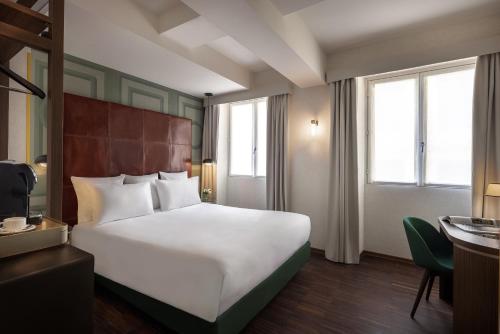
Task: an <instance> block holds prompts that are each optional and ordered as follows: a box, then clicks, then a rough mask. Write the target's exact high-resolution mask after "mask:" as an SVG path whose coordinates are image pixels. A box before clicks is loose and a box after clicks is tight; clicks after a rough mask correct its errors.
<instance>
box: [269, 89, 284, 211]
mask: <svg viewBox="0 0 500 334" xmlns="http://www.w3.org/2000/svg"><path fill="white" fill-rule="evenodd" d="M287 128H288V94H282V95H276V96H270V97H269V98H268V100H267V164H266V196H267V199H266V200H267V208H268V209H269V210H276V211H286V210H287V208H288V195H287V178H288V174H287V173H288V170H287V139H288V137H287Z"/></svg>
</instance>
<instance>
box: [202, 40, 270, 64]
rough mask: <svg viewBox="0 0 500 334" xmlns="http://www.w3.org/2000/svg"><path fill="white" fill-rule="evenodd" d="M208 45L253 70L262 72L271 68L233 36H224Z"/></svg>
mask: <svg viewBox="0 0 500 334" xmlns="http://www.w3.org/2000/svg"><path fill="white" fill-rule="evenodd" d="M208 45H209V46H210V47H211V48H212V49H214V50H216V51H218V52H220V53H221V54H223V55H225V56H226V57H228V58H231V59H232V60H234V61H235V62H237V63H240V64H242V65H244V66H246V67H248V68H249V69H250V70H251V71H252V72H261V71H264V70H268V69H269V68H270V67H269V65H267V64H266V63H265V62H263V61H262V60H260V59H259V58H257V57H256V56H255V55H254V54H253V53H252V52H250V51H249V50H248V49H247V48H245V47H244V46H242V45H241V44H239V43H238V42H236V41H235V40H234V39H233V38H232V37H229V36H224V37H221V38H219V39H217V40H215V41H213V42H211V43H209V44H208Z"/></svg>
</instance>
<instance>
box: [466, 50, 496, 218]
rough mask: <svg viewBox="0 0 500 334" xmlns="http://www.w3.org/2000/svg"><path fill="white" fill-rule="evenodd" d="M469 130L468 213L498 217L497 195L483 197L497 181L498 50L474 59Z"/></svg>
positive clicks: (477, 215) (476, 215)
mask: <svg viewBox="0 0 500 334" xmlns="http://www.w3.org/2000/svg"><path fill="white" fill-rule="evenodd" d="M472 129H473V130H472V215H473V216H475V217H487V218H497V219H500V205H499V203H498V198H488V197H484V193H485V192H486V188H487V187H488V184H489V183H500V53H494V54H489V55H484V56H480V57H479V58H478V60H477V64H476V77H475V82H474V102H473V128H472Z"/></svg>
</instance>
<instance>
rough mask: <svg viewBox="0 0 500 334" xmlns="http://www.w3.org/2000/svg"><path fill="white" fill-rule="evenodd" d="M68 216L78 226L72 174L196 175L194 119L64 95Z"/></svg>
mask: <svg viewBox="0 0 500 334" xmlns="http://www.w3.org/2000/svg"><path fill="white" fill-rule="evenodd" d="M63 133H64V137H63V203H62V208H63V210H62V211H63V212H62V218H63V221H64V222H65V223H67V224H70V225H74V224H76V223H77V201H76V194H75V191H74V189H73V185H72V184H71V179H70V177H71V176H84V177H104V176H116V175H120V174H121V173H123V174H130V175H142V174H150V173H155V172H158V171H168V172H180V171H185V170H187V171H188V173H189V175H191V153H192V151H191V120H190V119H187V118H182V117H176V116H171V115H167V114H162V113H159V112H155V111H149V110H143V109H137V108H133V107H129V106H125V105H121V104H117V103H111V102H105V101H100V100H95V99H90V98H87V97H82V96H77V95H72V94H64V130H63Z"/></svg>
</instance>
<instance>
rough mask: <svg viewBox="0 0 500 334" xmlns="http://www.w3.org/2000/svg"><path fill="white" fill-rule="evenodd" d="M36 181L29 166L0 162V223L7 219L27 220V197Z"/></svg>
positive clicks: (28, 204) (33, 172)
mask: <svg viewBox="0 0 500 334" xmlns="http://www.w3.org/2000/svg"><path fill="white" fill-rule="evenodd" d="M37 181H38V179H37V177H36V173H35V171H34V170H33V168H31V166H30V165H28V164H24V163H15V162H12V161H0V221H2V220H4V219H5V218H9V217H26V221H28V220H29V206H30V202H29V195H30V193H31V191H32V190H33V187H34V186H35V184H36V183H37Z"/></svg>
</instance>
